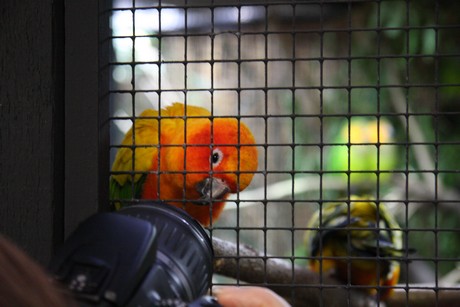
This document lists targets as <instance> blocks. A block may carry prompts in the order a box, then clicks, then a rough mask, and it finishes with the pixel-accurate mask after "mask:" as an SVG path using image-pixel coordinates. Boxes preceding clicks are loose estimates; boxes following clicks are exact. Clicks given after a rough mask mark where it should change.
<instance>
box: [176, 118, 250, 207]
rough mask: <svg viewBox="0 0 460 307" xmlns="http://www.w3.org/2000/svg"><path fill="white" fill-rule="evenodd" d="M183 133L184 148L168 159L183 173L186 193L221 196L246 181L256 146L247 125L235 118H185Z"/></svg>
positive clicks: (223, 196)
mask: <svg viewBox="0 0 460 307" xmlns="http://www.w3.org/2000/svg"><path fill="white" fill-rule="evenodd" d="M186 135H187V136H186V138H187V139H186V142H185V144H186V146H185V149H184V147H182V149H181V150H175V151H174V154H173V155H172V156H171V159H170V161H175V162H172V163H176V170H177V171H184V172H185V173H186V180H185V186H186V191H187V194H188V197H190V198H200V199H202V200H203V201H205V202H206V201H209V200H210V199H224V198H226V197H227V195H228V193H237V192H238V191H242V190H244V189H245V188H246V187H247V186H248V185H249V183H250V182H251V180H252V178H253V176H254V172H255V171H256V170H257V149H256V147H255V140H254V137H253V135H252V133H251V131H250V130H249V128H248V127H247V126H246V125H244V124H243V123H241V122H239V121H238V120H236V119H234V118H215V119H213V120H212V121H210V120H208V119H203V118H200V119H188V120H187V125H186ZM177 161H185V165H184V163H183V162H179V163H177ZM182 167H184V168H182ZM181 184H184V183H183V182H182V183H181Z"/></svg>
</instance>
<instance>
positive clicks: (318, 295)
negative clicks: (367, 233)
mask: <svg viewBox="0 0 460 307" xmlns="http://www.w3.org/2000/svg"><path fill="white" fill-rule="evenodd" d="M212 243H213V248H214V254H215V255H214V257H215V261H214V272H215V273H217V274H221V275H225V276H228V277H233V278H238V279H239V280H243V281H246V282H248V283H252V284H259V285H263V286H265V287H267V288H270V289H272V290H273V291H275V292H277V293H278V294H279V295H281V296H283V297H285V298H286V299H287V300H289V301H290V302H291V303H292V304H293V305H295V306H321V305H322V306H337V307H339V306H368V305H369V297H368V296H367V295H364V294H363V293H361V292H358V291H349V290H347V289H346V288H345V287H344V286H343V285H341V284H340V283H339V282H338V281H336V280H334V279H332V278H329V277H322V279H321V277H320V276H319V275H318V274H316V273H314V272H311V271H309V270H307V269H306V268H302V267H299V266H296V265H293V264H290V263H289V262H287V261H283V260H281V259H274V258H271V257H270V258H267V257H266V256H264V255H262V254H260V253H259V252H258V251H256V250H255V249H253V248H252V247H250V246H247V245H239V246H237V245H236V244H233V243H230V242H227V241H223V240H221V239H218V238H215V237H213V239H212ZM236 255H238V256H236ZM319 285H322V287H320V286H319Z"/></svg>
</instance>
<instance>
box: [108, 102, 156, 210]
mask: <svg viewBox="0 0 460 307" xmlns="http://www.w3.org/2000/svg"><path fill="white" fill-rule="evenodd" d="M155 117H158V111H155V110H151V109H148V110H145V111H144V112H142V114H141V115H140V116H139V117H138V118H137V119H136V120H135V122H134V125H133V127H132V128H131V129H130V130H129V131H128V132H127V133H126V135H125V138H124V139H123V142H122V143H121V145H122V147H120V149H119V150H118V152H117V155H116V156H115V160H114V162H113V164H112V172H113V174H112V176H111V178H110V200H111V201H112V202H113V204H114V206H115V208H116V209H119V208H120V207H123V205H125V203H124V202H123V200H124V201H126V202H130V201H132V200H133V199H138V198H140V197H141V196H142V190H143V185H144V182H145V179H146V176H147V172H148V171H150V170H151V169H152V165H153V161H154V159H155V158H156V157H158V143H159V142H158V140H159V135H158V119H156V118H155Z"/></svg>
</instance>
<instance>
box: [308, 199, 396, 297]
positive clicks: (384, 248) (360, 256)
mask: <svg viewBox="0 0 460 307" xmlns="http://www.w3.org/2000/svg"><path fill="white" fill-rule="evenodd" d="M308 228H309V229H310V230H308V231H307V234H306V243H307V244H308V245H309V247H310V256H311V257H312V258H310V260H309V267H310V269H311V270H313V271H315V272H318V273H320V274H328V275H329V276H332V277H335V278H336V279H338V280H339V281H342V282H344V283H346V284H348V283H350V284H351V285H364V286H382V288H380V291H379V298H380V299H381V300H384V299H385V298H387V297H388V296H389V295H390V294H391V292H392V288H391V286H394V285H395V284H396V283H397V282H398V280H399V274H400V265H399V262H398V261H396V260H395V258H397V257H402V256H403V255H404V251H403V248H402V232H401V230H400V229H401V228H400V227H399V225H398V224H397V222H396V221H395V219H394V218H393V217H392V216H391V214H390V212H388V210H387V209H386V208H385V205H384V204H382V203H380V204H378V205H377V204H376V203H374V202H371V201H369V200H366V198H359V197H356V196H352V197H350V202H347V201H343V202H337V203H326V204H324V205H323V206H322V209H320V210H319V211H318V212H316V214H314V215H313V216H312V218H311V220H310V222H309V226H308ZM366 289H367V290H366V291H368V293H370V294H372V295H376V294H377V290H376V288H366Z"/></svg>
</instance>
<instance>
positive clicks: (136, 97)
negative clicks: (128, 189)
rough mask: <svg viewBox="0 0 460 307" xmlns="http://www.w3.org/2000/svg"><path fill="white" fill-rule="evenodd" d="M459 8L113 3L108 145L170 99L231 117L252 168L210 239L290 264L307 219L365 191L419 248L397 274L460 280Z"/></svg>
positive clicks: (302, 255) (298, 256)
mask: <svg viewBox="0 0 460 307" xmlns="http://www.w3.org/2000/svg"><path fill="white" fill-rule="evenodd" d="M459 10H460V3H458V2H455V1H439V2H436V1H377V2H376V1H359V2H353V1H351V2H345V1H337V2H333V3H328V2H325V3H323V1H321V2H319V3H318V2H315V1H311V2H310V1H305V2H296V3H295V4H293V3H292V2H288V1H279V2H276V3H274V2H270V4H267V3H265V4H264V3H263V2H261V1H252V2H251V4H250V5H249V4H246V2H245V1H239V2H238V3H235V4H232V3H231V2H228V1H226V3H225V5H224V4H221V3H220V2H219V1H214V2H210V1H193V3H189V2H186V1H185V2H184V1H162V2H161V5H160V4H159V3H156V2H155V1H144V0H143V1H135V2H134V3H133V1H129V0H115V1H114V2H113V12H112V17H111V29H112V35H113V36H112V37H111V42H112V46H113V50H112V51H113V52H112V54H111V72H112V83H111V92H110V103H111V104H110V112H111V115H112V119H111V145H113V146H116V145H119V144H120V142H121V140H122V138H123V135H124V133H126V131H127V130H128V129H129V128H130V127H131V124H132V118H133V116H137V115H139V114H140V113H141V112H142V111H143V110H144V109H146V108H154V109H158V108H160V107H161V108H162V107H165V106H167V105H169V104H171V103H173V102H175V101H180V102H186V103H187V104H192V105H199V106H203V107H206V108H208V109H209V110H211V112H212V114H214V115H228V116H238V117H241V120H242V121H243V122H245V123H246V124H247V125H248V126H249V127H250V128H251V130H252V131H253V133H254V135H255V137H256V141H257V144H258V145H259V146H258V150H259V173H258V174H256V175H255V177H254V180H253V181H252V183H251V185H250V186H249V187H248V189H247V190H245V191H243V192H241V193H239V194H238V195H235V196H234V198H233V199H230V200H229V202H228V204H227V206H226V210H225V212H224V213H223V215H222V217H221V219H220V220H219V221H218V222H217V223H216V224H214V225H212V227H211V228H210V231H211V232H212V234H213V235H214V236H216V237H219V238H222V239H226V240H229V241H233V242H239V243H246V244H249V245H251V246H253V247H255V248H256V249H258V250H259V251H261V252H262V253H266V254H267V255H272V256H276V257H280V258H287V259H290V260H292V261H293V262H295V263H296V264H302V263H304V262H306V255H307V252H308V251H307V250H306V246H305V242H304V236H305V232H306V231H307V221H308V220H309V218H310V216H311V215H312V213H313V212H314V211H315V210H318V208H319V207H320V205H321V204H322V203H323V202H329V201H336V200H340V199H343V198H347V197H348V196H349V195H350V194H362V195H368V196H369V198H370V199H378V200H380V201H382V202H384V203H386V204H387V205H388V207H389V208H390V210H391V211H392V212H393V213H394V214H395V215H396V217H397V219H398V222H399V223H400V225H401V226H402V227H403V229H404V230H405V232H404V236H405V237H404V241H405V244H406V245H407V246H410V247H411V248H415V249H416V250H417V252H416V253H415V254H413V255H410V258H411V260H412V261H410V262H409V261H407V262H405V263H404V264H403V269H404V271H405V273H403V276H402V279H403V281H408V282H419V283H422V282H423V283H435V282H437V284H443V285H449V284H456V283H457V282H458V281H459V279H460V273H459V272H460V269H459V268H458V264H459V260H460V207H459V204H458V200H459V199H460V190H459V188H460V184H459V183H460V173H459V170H460V159H458V152H459V150H460V120H459V118H460V117H459V115H460V104H459V99H460V74H459V73H458V72H459V71H460V22H459V21H460V20H459V17H458V12H459ZM116 150H117V148H116V147H113V148H111V158H112V160H113V158H114V156H115V153H116ZM414 268H415V269H414Z"/></svg>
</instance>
